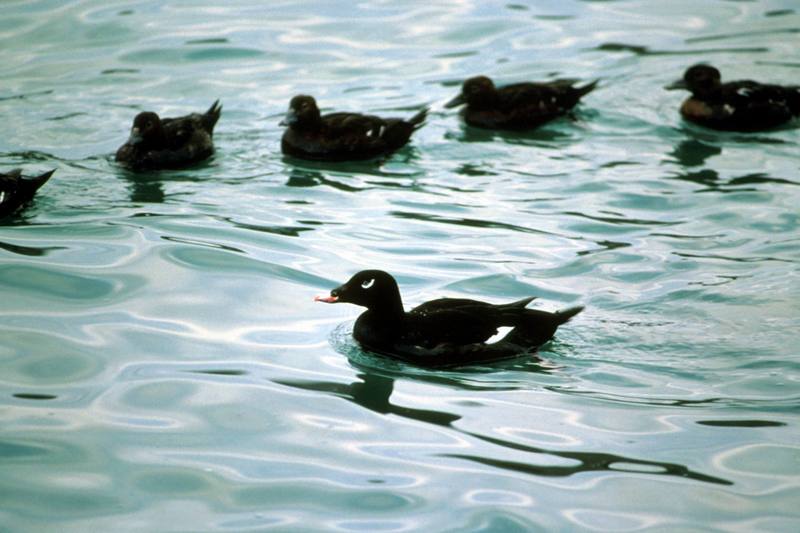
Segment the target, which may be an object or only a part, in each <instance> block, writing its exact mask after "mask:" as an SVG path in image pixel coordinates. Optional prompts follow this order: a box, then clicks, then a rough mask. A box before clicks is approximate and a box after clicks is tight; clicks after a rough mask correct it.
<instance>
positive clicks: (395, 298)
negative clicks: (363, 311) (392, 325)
mask: <svg viewBox="0 0 800 533" xmlns="http://www.w3.org/2000/svg"><path fill="white" fill-rule="evenodd" d="M369 311H370V313H371V314H372V315H373V316H375V317H380V319H381V320H391V321H399V320H402V319H403V317H404V316H405V314H406V311H405V309H404V308H403V299H402V298H401V297H400V291H399V290H398V289H397V288H395V290H394V291H393V294H389V295H387V297H386V298H384V299H383V301H382V302H381V305H380V306H375V307H371V308H369Z"/></svg>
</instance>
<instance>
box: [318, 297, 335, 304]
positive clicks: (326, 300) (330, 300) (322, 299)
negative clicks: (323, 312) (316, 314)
mask: <svg viewBox="0 0 800 533" xmlns="http://www.w3.org/2000/svg"><path fill="white" fill-rule="evenodd" d="M314 301H315V302H323V303H326V304H335V303H336V302H338V301H339V297H338V296H315V297H314Z"/></svg>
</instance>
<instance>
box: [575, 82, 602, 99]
mask: <svg viewBox="0 0 800 533" xmlns="http://www.w3.org/2000/svg"><path fill="white" fill-rule="evenodd" d="M599 82H600V80H594V81H593V82H591V83H587V84H586V85H584V86H583V87H575V98H582V97H584V96H585V95H587V94H589V93H590V92H592V91H593V90H594V89H595V87H597V84H598V83H599Z"/></svg>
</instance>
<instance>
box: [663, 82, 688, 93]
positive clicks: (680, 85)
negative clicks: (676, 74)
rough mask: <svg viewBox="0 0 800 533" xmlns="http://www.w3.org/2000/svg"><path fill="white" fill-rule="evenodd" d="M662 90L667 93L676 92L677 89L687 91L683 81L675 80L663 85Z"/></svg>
mask: <svg viewBox="0 0 800 533" xmlns="http://www.w3.org/2000/svg"><path fill="white" fill-rule="evenodd" d="M664 88H665V89H666V90H668V91H676V90H678V89H688V87H687V86H686V81H684V80H675V81H673V82H672V83H670V84H669V85H665V86H664Z"/></svg>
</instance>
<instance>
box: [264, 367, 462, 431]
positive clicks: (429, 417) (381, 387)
mask: <svg viewBox="0 0 800 533" xmlns="http://www.w3.org/2000/svg"><path fill="white" fill-rule="evenodd" d="M356 377H357V378H358V381H354V382H352V383H337V382H331V381H299V380H298V381H293V380H283V381H281V380H278V381H277V383H279V384H281V385H286V386H288V387H294V388H296V389H302V390H310V391H317V392H324V393H330V394H334V395H335V396H338V397H340V398H344V399H345V400H348V401H351V402H353V403H355V404H357V405H360V406H361V407H364V408H365V409H369V410H370V411H373V412H375V413H380V414H383V415H386V414H393V415H396V416H400V417H403V418H408V419H410V420H417V421H419V422H426V423H429V424H434V425H437V426H445V427H452V426H451V424H452V423H453V422H455V421H456V420H459V419H460V418H461V417H460V416H459V415H456V414H452V413H445V412H443V411H433V410H428V409H413V408H411V407H403V406H400V405H396V404H393V403H392V402H391V396H392V392H393V391H394V378H391V377H388V376H383V375H380V374H376V373H373V372H362V373H359V374H358V375H357V376H356Z"/></svg>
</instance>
